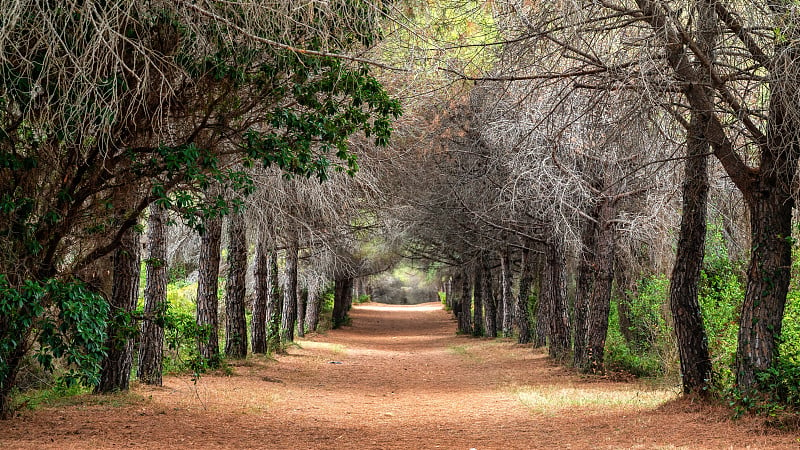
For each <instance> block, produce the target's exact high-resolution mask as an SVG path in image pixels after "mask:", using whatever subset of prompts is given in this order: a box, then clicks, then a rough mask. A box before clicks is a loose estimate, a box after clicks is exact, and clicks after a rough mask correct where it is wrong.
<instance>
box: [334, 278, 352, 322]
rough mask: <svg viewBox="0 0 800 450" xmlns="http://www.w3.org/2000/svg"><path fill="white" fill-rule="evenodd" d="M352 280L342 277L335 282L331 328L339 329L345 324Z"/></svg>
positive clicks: (350, 298) (350, 301)
mask: <svg viewBox="0 0 800 450" xmlns="http://www.w3.org/2000/svg"><path fill="white" fill-rule="evenodd" d="M352 290H353V279H352V278H350V277H342V278H339V279H337V280H336V281H335V286H334V295H333V328H339V327H341V326H342V325H344V324H345V323H347V312H348V311H349V310H350V304H351V303H352V301H353V298H352Z"/></svg>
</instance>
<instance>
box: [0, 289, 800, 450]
mask: <svg viewBox="0 0 800 450" xmlns="http://www.w3.org/2000/svg"><path fill="white" fill-rule="evenodd" d="M351 315H352V318H353V320H352V323H353V325H352V326H351V327H345V328H343V329H340V330H333V331H329V332H327V333H325V334H318V335H314V336H312V337H310V338H308V339H306V340H301V341H299V345H298V346H296V347H291V348H290V349H289V351H288V353H287V354H286V355H281V356H279V357H278V358H277V360H276V361H270V360H267V359H265V358H260V357H251V358H250V359H248V360H247V361H244V362H241V363H235V364H234V365H233V372H234V374H233V375H232V376H222V375H205V376H203V377H202V378H201V379H200V380H199V382H198V383H197V384H196V385H194V384H193V383H192V382H191V381H190V380H189V377H170V378H166V379H165V385H164V387H162V388H150V387H145V386H136V387H135V388H134V392H133V395H130V394H129V395H123V396H101V397H98V396H84V397H81V398H79V399H76V400H75V401H71V402H70V404H68V405H61V406H57V407H50V408H44V409H41V410H38V411H35V412H25V413H23V414H22V416H21V417H19V418H17V419H15V420H12V421H7V422H0V448H59V449H62V448H119V447H125V448H274V449H295V448H297V449H310V448H313V449H332V448H336V449H338V448H376V449H377V448H381V449H382V448H403V449H422V448H448V449H465V450H466V449H470V448H476V449H511V448H520V449H527V448H573V449H583V448H587V449H589V448H691V449H695V448H800V440H798V435H796V434H789V433H777V432H774V431H768V430H765V429H764V428H762V427H761V426H760V425H759V421H757V420H744V421H737V422H732V421H730V420H727V419H726V413H724V412H723V411H721V410H720V409H718V408H713V407H710V406H701V405H693V404H691V403H689V402H687V401H669V399H670V398H672V397H674V393H672V392H669V391H665V390H663V389H662V390H653V389H648V388H646V387H644V386H641V385H634V384H629V383H615V382H608V381H597V380H591V379H581V378H579V377H577V376H575V375H573V374H571V373H570V372H568V371H567V370H565V369H562V368H560V367H557V366H554V365H552V364H551V363H550V362H549V361H548V360H547V358H546V356H545V354H544V353H543V352H541V351H531V350H530V349H529V348H525V347H522V346H518V345H516V344H514V343H512V342H510V341H508V340H487V339H475V338H470V337H466V336H456V335H455V334H454V332H453V331H454V329H455V324H454V322H453V321H452V319H451V318H450V315H449V314H448V313H446V312H444V311H442V309H441V305H439V304H436V303H430V304H423V305H418V306H389V305H380V304H366V305H361V306H356V307H354V309H353V311H352V312H351ZM665 402H666V404H665Z"/></svg>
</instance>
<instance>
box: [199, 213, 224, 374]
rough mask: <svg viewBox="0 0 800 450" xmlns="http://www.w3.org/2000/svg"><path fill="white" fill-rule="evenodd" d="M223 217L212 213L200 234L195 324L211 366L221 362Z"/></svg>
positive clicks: (202, 348)
mask: <svg viewBox="0 0 800 450" xmlns="http://www.w3.org/2000/svg"><path fill="white" fill-rule="evenodd" d="M221 240H222V219H221V218H219V217H215V218H212V219H209V220H207V221H206V224H205V230H204V232H203V234H202V236H201V237H200V267H199V269H198V271H199V275H198V279H197V326H198V327H199V328H200V329H201V336H200V339H199V340H198V351H199V353H200V356H201V357H203V358H205V359H206V360H207V361H208V362H209V365H211V366H212V367H215V366H218V365H219V363H220V352H219V331H218V330H219V318H218V313H217V308H218V307H219V299H218V298H217V290H218V289H219V262H220V245H221V244H220V242H221Z"/></svg>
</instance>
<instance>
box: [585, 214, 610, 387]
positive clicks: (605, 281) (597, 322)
mask: <svg viewBox="0 0 800 450" xmlns="http://www.w3.org/2000/svg"><path fill="white" fill-rule="evenodd" d="M615 216H616V210H615V207H614V200H613V199H611V198H602V199H601V200H600V205H599V214H598V219H599V223H598V227H597V241H596V245H597V251H596V253H595V256H596V258H595V261H596V273H595V280H594V285H593V287H592V295H591V297H590V298H589V309H588V315H587V334H586V358H585V363H584V365H583V366H579V368H580V369H581V370H583V371H587V372H592V373H603V371H604V368H603V359H604V355H605V347H606V336H607V335H608V314H609V312H610V311H611V288H612V285H613V282H614V247H615V246H616V242H615V241H616V239H615V237H616V230H615V227H614V217H615Z"/></svg>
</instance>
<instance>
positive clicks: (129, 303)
mask: <svg viewBox="0 0 800 450" xmlns="http://www.w3.org/2000/svg"><path fill="white" fill-rule="evenodd" d="M140 253H141V252H140V249H139V232H138V231H136V230H135V228H133V227H132V228H131V229H129V230H128V231H126V232H125V233H124V235H123V237H122V242H121V244H120V247H119V249H117V251H116V252H115V253H114V263H113V264H114V284H113V287H112V292H111V299H110V302H109V303H110V304H111V314H112V317H114V316H116V315H117V314H119V313H123V314H124V313H130V312H132V311H133V310H134V309H136V301H137V300H138V298H139V261H140ZM118 325H121V326H119V327H117V326H114V324H113V322H112V324H111V326H110V327H109V330H108V336H109V339H108V341H107V342H106V347H107V349H108V350H107V353H106V357H105V359H103V363H102V366H101V369H100V383H99V384H98V385H97V386H96V387H95V390H94V391H95V392H97V393H102V392H115V391H126V390H128V387H129V386H130V378H131V366H132V365H133V338H132V336H130V332H129V331H127V329H126V328H127V327H126V326H124V325H123V324H118Z"/></svg>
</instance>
